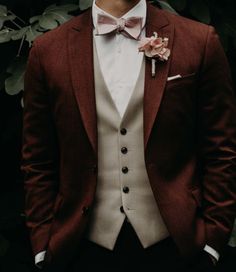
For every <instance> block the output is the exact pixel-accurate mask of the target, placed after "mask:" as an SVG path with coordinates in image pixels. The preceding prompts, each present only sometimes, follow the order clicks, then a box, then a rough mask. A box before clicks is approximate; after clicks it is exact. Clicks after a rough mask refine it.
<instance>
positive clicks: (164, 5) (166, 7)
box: [157, 1, 178, 14]
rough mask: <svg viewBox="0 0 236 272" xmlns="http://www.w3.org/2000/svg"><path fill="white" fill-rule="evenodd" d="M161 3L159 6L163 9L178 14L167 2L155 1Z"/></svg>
mask: <svg viewBox="0 0 236 272" xmlns="http://www.w3.org/2000/svg"><path fill="white" fill-rule="evenodd" d="M157 2H159V4H160V5H161V7H162V8H163V9H165V10H168V11H170V12H171V13H174V14H178V13H177V12H176V11H175V10H174V9H173V8H172V7H171V6H170V5H169V4H168V3H166V2H165V1H157Z"/></svg>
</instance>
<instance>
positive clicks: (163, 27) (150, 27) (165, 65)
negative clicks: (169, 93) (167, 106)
mask: <svg viewBox="0 0 236 272" xmlns="http://www.w3.org/2000/svg"><path fill="white" fill-rule="evenodd" d="M153 32H157V33H158V36H160V37H163V38H164V37H167V38H169V46H168V48H169V49H170V50H171V49H172V45H173V39H174V26H173V25H172V24H170V23H169V21H168V19H167V18H166V16H165V13H164V12H163V11H161V10H159V9H157V8H155V7H153V6H151V5H150V4H148V9H147V23H146V36H147V37H150V36H152V35H153ZM171 53H172V51H171ZM170 62H171V56H170V58H169V60H168V61H166V62H161V61H158V60H157V62H156V76H155V77H152V76H151V61H150V60H146V74H145V90H144V146H145V147H146V145H147V142H148V139H149V136H150V133H151V130H152V127H153V124H154V121H155V119H156V116H157V114H158V110H159V108H160V104H161V100H162V97H163V93H164V90H165V85H166V81H167V77H168V72H169V68H170Z"/></svg>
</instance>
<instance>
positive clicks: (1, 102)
mask: <svg viewBox="0 0 236 272" xmlns="http://www.w3.org/2000/svg"><path fill="white" fill-rule="evenodd" d="M60 2H61V1H55V0H35V1H32V0H0V4H1V5H6V6H7V7H8V8H9V9H10V10H12V11H13V12H14V13H16V14H17V15H18V16H20V17H21V18H23V19H24V20H26V21H27V20H28V19H29V18H30V17H32V16H34V15H38V14H41V13H42V12H43V10H44V9H45V8H46V7H47V6H48V5H50V4H53V3H58V4H60ZM74 2H76V1H74ZM77 2H78V1H77ZM176 2H177V1H176ZM189 2H191V1H189ZM210 2H212V1H209V3H210ZM214 3H215V4H214V6H211V11H212V19H211V24H213V25H214V26H215V27H217V28H218V29H220V28H219V25H221V23H222V20H224V17H225V16H227V12H228V11H226V10H232V9H233V10H232V11H233V12H234V13H235V15H236V8H235V2H234V1H227V0H226V1H224V5H225V4H226V5H227V4H228V5H229V7H228V8H226V9H225V7H224V8H221V9H220V10H221V12H222V13H221V14H217V13H216V12H214V8H216V7H218V6H217V5H219V7H221V6H220V5H222V3H221V1H215V2H214ZM180 13H181V14H182V15H184V16H187V17H190V18H194V16H193V15H192V14H191V13H190V12H189V10H188V7H186V8H185V9H184V10H182V11H181V12H180ZM194 19H199V18H194ZM232 24H233V23H232ZM232 26H233V25H232ZM221 38H222V43H224V46H225V50H226V53H227V57H228V59H229V62H230V66H231V69H232V75H233V79H234V80H235V79H236V50H235V40H234V39H233V38H232V37H228V36H227V37H226V40H225V36H223V35H222V36H221ZM18 47H19V43H17V42H8V43H5V44H0V60H1V61H0V78H2V77H4V76H5V71H6V68H7V66H8V64H9V62H11V60H13V59H14V58H15V56H16V52H17V50H18ZM27 51H28V45H27V44H26V45H24V48H23V52H27ZM21 97H22V93H20V94H18V95H14V96H10V95H8V94H6V92H5V89H4V84H3V81H2V80H1V81H0V188H1V189H0V271H1V272H8V271H9V272H11V271H22V272H27V271H35V268H34V265H33V258H32V256H31V250H30V243H29V239H28V233H27V230H26V228H25V224H24V212H23V210H24V192H23V178H22V173H21V171H20V160H21V154H20V153H21V130H22V107H21V103H20V101H21ZM235 268H236V249H235V248H230V247H228V248H227V249H226V252H225V254H224V256H223V257H222V260H221V268H220V271H224V272H227V271H235Z"/></svg>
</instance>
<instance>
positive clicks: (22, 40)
mask: <svg viewBox="0 0 236 272" xmlns="http://www.w3.org/2000/svg"><path fill="white" fill-rule="evenodd" d="M25 37H26V35H24V36H23V37H22V39H21V42H20V47H19V49H18V52H17V55H16V56H17V57H20V53H21V50H22V47H23V43H24V40H25Z"/></svg>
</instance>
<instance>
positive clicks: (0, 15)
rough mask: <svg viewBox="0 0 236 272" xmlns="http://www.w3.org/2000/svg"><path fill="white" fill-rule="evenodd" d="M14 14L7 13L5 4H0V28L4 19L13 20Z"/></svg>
mask: <svg viewBox="0 0 236 272" xmlns="http://www.w3.org/2000/svg"><path fill="white" fill-rule="evenodd" d="M15 18H16V16H15V15H8V10H7V7H6V6H3V5H0V29H2V27H3V24H4V23H5V22H6V21H10V20H14V19H15Z"/></svg>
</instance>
